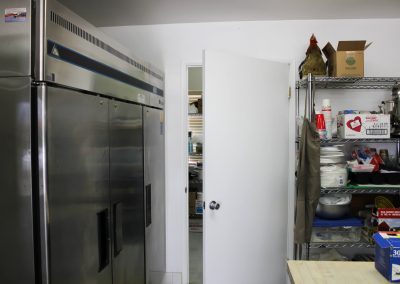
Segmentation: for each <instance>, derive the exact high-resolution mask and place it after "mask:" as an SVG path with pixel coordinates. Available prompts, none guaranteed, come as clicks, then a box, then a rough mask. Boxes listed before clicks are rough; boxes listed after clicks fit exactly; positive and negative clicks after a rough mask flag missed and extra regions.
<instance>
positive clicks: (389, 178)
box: [349, 172, 400, 185]
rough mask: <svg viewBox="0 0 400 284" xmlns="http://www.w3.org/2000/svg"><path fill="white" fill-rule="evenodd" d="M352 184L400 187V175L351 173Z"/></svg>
mask: <svg viewBox="0 0 400 284" xmlns="http://www.w3.org/2000/svg"><path fill="white" fill-rule="evenodd" d="M349 179H350V183H351V184H393V185H396V184H398V185H400V173H353V172H350V173H349Z"/></svg>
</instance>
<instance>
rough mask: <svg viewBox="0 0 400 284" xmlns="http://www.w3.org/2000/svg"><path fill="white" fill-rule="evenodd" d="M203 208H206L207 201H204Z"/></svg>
mask: <svg viewBox="0 0 400 284" xmlns="http://www.w3.org/2000/svg"><path fill="white" fill-rule="evenodd" d="M203 210H206V202H205V201H203Z"/></svg>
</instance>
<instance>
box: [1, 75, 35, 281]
mask: <svg viewBox="0 0 400 284" xmlns="http://www.w3.org/2000/svg"><path fill="white" fill-rule="evenodd" d="M0 105H1V106H2V109H1V111H0V137H2V139H1V140H0V157H1V171H0V188H1V198H0V224H1V227H2V229H1V242H0V252H1V258H0V275H1V281H0V282H1V283H10V284H18V283H27V284H30V283H32V284H33V283H35V274H34V251H33V225H32V223H33V210H32V170H31V124H30V119H31V81H30V79H29V78H2V79H0Z"/></svg>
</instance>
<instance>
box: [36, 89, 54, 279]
mask: <svg viewBox="0 0 400 284" xmlns="http://www.w3.org/2000/svg"><path fill="white" fill-rule="evenodd" d="M36 93H37V97H36V99H37V147H38V149H37V151H38V152H37V155H38V160H37V163H38V194H39V196H38V197H39V198H38V200H37V203H38V204H37V207H38V208H37V210H38V214H39V216H38V217H39V218H38V219H39V220H38V222H39V232H38V233H39V234H40V238H39V241H40V262H41V265H40V269H41V270H40V271H36V273H40V277H41V279H42V281H41V284H48V283H49V281H50V280H49V250H48V249H49V247H48V240H49V235H48V233H49V231H48V229H49V212H48V210H49V207H48V194H47V188H48V187H47V163H46V161H47V153H46V149H47V140H46V137H47V130H46V126H47V121H46V105H47V95H46V85H44V84H40V85H39V86H37V88H36ZM32 123H36V122H35V121H32Z"/></svg>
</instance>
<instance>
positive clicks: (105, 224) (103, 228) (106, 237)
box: [97, 209, 110, 272]
mask: <svg viewBox="0 0 400 284" xmlns="http://www.w3.org/2000/svg"><path fill="white" fill-rule="evenodd" d="M108 214H109V212H108V209H104V210H102V211H100V212H98V213H97V232H98V249H99V272H100V271H102V270H103V269H104V268H106V267H107V266H108V264H109V263H110V244H109V242H110V233H109V217H108Z"/></svg>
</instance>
